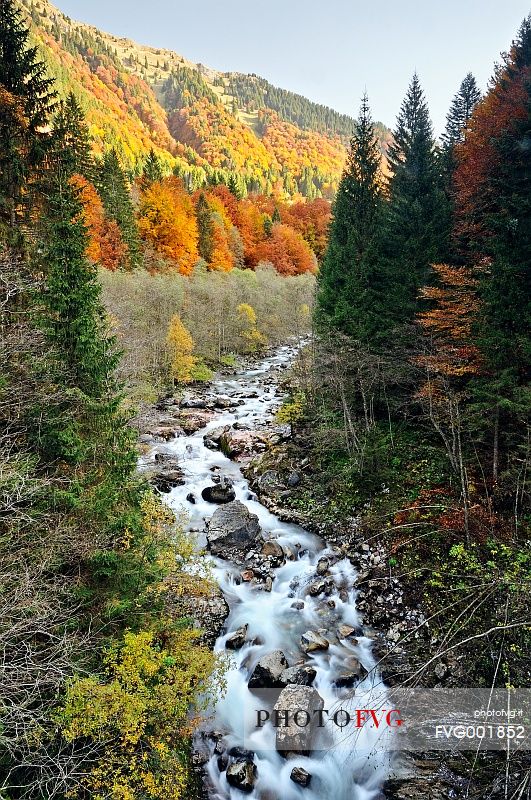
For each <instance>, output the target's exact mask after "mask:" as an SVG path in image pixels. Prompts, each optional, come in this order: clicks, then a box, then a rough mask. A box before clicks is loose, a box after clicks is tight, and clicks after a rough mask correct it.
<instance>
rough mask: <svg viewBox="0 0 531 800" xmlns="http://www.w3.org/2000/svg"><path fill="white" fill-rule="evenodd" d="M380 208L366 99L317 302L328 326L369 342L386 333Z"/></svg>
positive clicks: (379, 179)
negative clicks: (379, 250) (379, 242)
mask: <svg viewBox="0 0 531 800" xmlns="http://www.w3.org/2000/svg"><path fill="white" fill-rule="evenodd" d="M382 210H383V197H382V176H381V173H380V154H379V151H378V146H377V144H376V140H375V134H374V127H373V123H372V119H371V115H370V110H369V105H368V100H367V97H366V96H364V98H363V101H362V105H361V109H360V114H359V117H358V120H357V122H356V125H355V129H354V135H353V137H352V140H351V145H350V152H349V155H348V160H347V166H346V168H345V172H344V174H343V177H342V179H341V183H340V185H339V190H338V193H337V198H336V201H335V205H334V211H333V218H332V224H331V227H330V237H329V244H328V250H327V252H326V255H325V258H324V261H323V265H322V269H321V273H320V277H319V290H318V298H317V300H318V313H319V314H320V316H322V318H323V321H326V324H328V325H330V326H331V327H333V328H335V329H337V330H339V331H341V332H343V333H347V334H349V335H351V336H353V337H354V338H356V339H359V340H360V341H364V342H366V343H368V344H374V343H375V342H376V340H377V339H378V338H379V337H380V336H381V335H382V334H383V333H384V332H385V331H384V329H385V325H384V318H385V317H386V316H387V314H386V305H387V302H386V301H387V300H388V296H386V288H385V276H384V272H383V268H382V264H383V262H382V259H381V258H379V252H378V234H379V227H380V225H381V222H382Z"/></svg>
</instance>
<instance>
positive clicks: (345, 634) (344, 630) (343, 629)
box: [337, 624, 359, 644]
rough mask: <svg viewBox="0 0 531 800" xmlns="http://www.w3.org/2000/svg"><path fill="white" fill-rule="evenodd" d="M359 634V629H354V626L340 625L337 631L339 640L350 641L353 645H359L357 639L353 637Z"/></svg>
mask: <svg viewBox="0 0 531 800" xmlns="http://www.w3.org/2000/svg"><path fill="white" fill-rule="evenodd" d="M358 632H359V629H356V628H353V627H352V625H345V624H342V625H339V626H338V629H337V636H338V639H350V642H351V644H358V642H357V641H356V639H353V638H352V637H353V636H355V634H356V633H358Z"/></svg>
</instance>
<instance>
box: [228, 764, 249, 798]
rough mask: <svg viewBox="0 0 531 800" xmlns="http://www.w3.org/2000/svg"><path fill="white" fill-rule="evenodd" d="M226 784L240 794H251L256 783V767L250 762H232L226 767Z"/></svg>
mask: <svg viewBox="0 0 531 800" xmlns="http://www.w3.org/2000/svg"><path fill="white" fill-rule="evenodd" d="M225 774H226V776H227V783H228V784H229V786H234V788H235V789H239V790H240V792H245V793H246V794H251V792H252V791H253V788H254V784H255V782H256V765H255V764H253V763H252V762H250V761H234V762H233V763H232V764H229V766H228V767H227V772H226V773H225Z"/></svg>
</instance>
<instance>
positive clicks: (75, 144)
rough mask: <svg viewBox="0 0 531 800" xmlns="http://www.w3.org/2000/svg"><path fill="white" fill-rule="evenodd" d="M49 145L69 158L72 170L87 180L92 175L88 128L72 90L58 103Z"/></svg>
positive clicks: (92, 167) (92, 165)
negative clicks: (58, 149)
mask: <svg viewBox="0 0 531 800" xmlns="http://www.w3.org/2000/svg"><path fill="white" fill-rule="evenodd" d="M51 145H52V148H55V149H57V148H60V149H61V150H62V151H63V156H62V158H63V160H64V159H66V158H68V159H70V161H71V168H72V171H73V172H77V173H78V174H79V175H83V177H84V178H87V179H89V180H90V179H91V178H92V177H93V173H94V162H93V159H92V152H91V141H90V134H89V129H88V125H87V123H86V122H85V118H84V115H83V111H82V110H81V106H80V105H79V103H78V101H77V99H76V97H75V95H74V94H73V93H72V92H71V93H70V94H69V95H68V97H67V99H66V100H65V101H64V102H63V103H61V104H60V107H59V110H58V112H57V114H56V116H55V119H54V130H53V137H52V143H51Z"/></svg>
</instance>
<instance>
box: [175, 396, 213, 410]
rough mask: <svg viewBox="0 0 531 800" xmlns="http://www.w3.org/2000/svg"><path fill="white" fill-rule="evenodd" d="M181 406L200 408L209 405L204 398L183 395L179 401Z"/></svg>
mask: <svg viewBox="0 0 531 800" xmlns="http://www.w3.org/2000/svg"><path fill="white" fill-rule="evenodd" d="M180 406H181V408H201V409H205V408H208V407H209V404H208V403H207V401H206V400H203V399H202V398H200V397H190V396H185V397H183V399H182V400H181V402H180Z"/></svg>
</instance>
